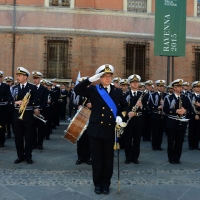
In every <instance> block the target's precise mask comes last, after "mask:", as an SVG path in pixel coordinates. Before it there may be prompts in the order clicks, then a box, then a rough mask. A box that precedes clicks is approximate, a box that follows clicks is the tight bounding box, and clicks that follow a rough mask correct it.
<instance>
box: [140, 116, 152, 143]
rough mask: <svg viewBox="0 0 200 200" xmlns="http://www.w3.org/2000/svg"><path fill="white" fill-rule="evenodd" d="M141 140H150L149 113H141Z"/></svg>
mask: <svg viewBox="0 0 200 200" xmlns="http://www.w3.org/2000/svg"><path fill="white" fill-rule="evenodd" d="M142 116H143V122H144V124H143V134H142V137H143V140H148V141H150V140H151V115H150V114H146V113H145V114H143V115H142Z"/></svg>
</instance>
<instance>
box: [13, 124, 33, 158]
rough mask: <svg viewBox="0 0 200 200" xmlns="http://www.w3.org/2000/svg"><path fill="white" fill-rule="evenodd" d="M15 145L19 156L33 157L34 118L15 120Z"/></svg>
mask: <svg viewBox="0 0 200 200" xmlns="http://www.w3.org/2000/svg"><path fill="white" fill-rule="evenodd" d="M14 128H15V145H16V149H17V156H18V158H25V159H31V158H32V139H33V120H31V121H23V120H21V121H20V120H17V121H14Z"/></svg>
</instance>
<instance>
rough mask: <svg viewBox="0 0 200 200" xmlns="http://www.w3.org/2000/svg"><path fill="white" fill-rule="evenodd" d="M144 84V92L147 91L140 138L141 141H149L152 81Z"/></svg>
mask: <svg viewBox="0 0 200 200" xmlns="http://www.w3.org/2000/svg"><path fill="white" fill-rule="evenodd" d="M144 84H145V88H146V90H148V93H147V94H146V95H145V97H144V101H145V107H144V108H143V111H142V115H143V121H144V127H143V134H142V137H143V141H151V111H150V109H149V100H150V96H151V94H152V85H153V81H152V80H148V81H146V82H144Z"/></svg>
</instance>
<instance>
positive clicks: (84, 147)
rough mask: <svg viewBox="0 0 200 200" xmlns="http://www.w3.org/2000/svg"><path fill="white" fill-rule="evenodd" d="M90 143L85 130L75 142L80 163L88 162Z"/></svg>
mask: <svg viewBox="0 0 200 200" xmlns="http://www.w3.org/2000/svg"><path fill="white" fill-rule="evenodd" d="M90 154H91V153H90V142H89V136H88V135H87V130H86V131H84V132H83V134H82V136H81V138H80V139H79V140H78V142H77V155H78V159H79V160H82V161H87V160H90V156H91V155H90Z"/></svg>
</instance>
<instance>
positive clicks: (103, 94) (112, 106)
mask: <svg viewBox="0 0 200 200" xmlns="http://www.w3.org/2000/svg"><path fill="white" fill-rule="evenodd" d="M96 88H97V91H98V93H99V94H100V96H101V97H102V99H103V100H104V101H105V103H106V104H107V105H108V107H109V108H110V109H111V110H112V113H113V115H114V117H115V118H116V116H117V107H116V105H115V103H114V101H113V100H112V98H111V97H110V95H109V94H108V93H107V92H106V91H105V90H104V89H103V88H100V87H99V85H96Z"/></svg>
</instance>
